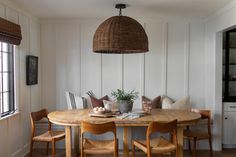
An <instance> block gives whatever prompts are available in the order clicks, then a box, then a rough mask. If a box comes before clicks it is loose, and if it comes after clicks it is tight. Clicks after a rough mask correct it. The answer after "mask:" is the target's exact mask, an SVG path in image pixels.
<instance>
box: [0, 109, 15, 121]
mask: <svg viewBox="0 0 236 157" xmlns="http://www.w3.org/2000/svg"><path fill="white" fill-rule="evenodd" d="M19 114H20V112H19V111H16V112H15V113H13V114H10V115H7V116H5V117H1V118H0V121H2V120H5V119H9V118H11V117H15V116H17V115H19Z"/></svg>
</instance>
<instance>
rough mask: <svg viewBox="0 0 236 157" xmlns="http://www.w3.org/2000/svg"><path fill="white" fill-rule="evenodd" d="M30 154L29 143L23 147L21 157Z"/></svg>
mask: <svg viewBox="0 0 236 157" xmlns="http://www.w3.org/2000/svg"><path fill="white" fill-rule="evenodd" d="M29 152H30V143H27V144H25V145H24V146H23V149H22V153H21V154H22V157H24V156H26V155H27V154H29Z"/></svg>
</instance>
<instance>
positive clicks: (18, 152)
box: [11, 148, 22, 157]
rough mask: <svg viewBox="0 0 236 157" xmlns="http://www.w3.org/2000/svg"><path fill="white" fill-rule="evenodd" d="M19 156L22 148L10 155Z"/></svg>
mask: <svg viewBox="0 0 236 157" xmlns="http://www.w3.org/2000/svg"><path fill="white" fill-rule="evenodd" d="M21 154H22V148H20V149H18V150H17V151H15V152H14V153H12V154H11V157H22V156H21Z"/></svg>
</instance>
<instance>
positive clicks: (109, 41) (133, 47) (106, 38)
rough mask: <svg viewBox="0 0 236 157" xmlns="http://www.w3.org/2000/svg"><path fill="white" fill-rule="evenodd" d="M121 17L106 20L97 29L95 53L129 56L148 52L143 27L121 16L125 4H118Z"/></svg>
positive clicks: (94, 42)
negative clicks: (128, 54)
mask: <svg viewBox="0 0 236 157" xmlns="http://www.w3.org/2000/svg"><path fill="white" fill-rule="evenodd" d="M116 8H118V9H120V15H119V16H113V17H111V18H109V19H107V20H105V21H104V22H103V23H102V24H100V26H99V27H98V28H97V30H96V32H95V34H94V37H93V51H94V52H95V53H109V54H127V53H144V52H147V51H148V37H147V34H146V32H145V30H144V29H143V27H142V25H141V24H140V23H138V22H137V21H136V20H134V19H132V18H130V17H128V16H122V15H121V9H123V8H126V5H125V4H117V5H116Z"/></svg>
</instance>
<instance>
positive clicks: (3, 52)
mask: <svg viewBox="0 0 236 157" xmlns="http://www.w3.org/2000/svg"><path fill="white" fill-rule="evenodd" d="M14 95H15V94H14V46H13V45H12V44H7V43H3V42H0V104H1V106H0V111H1V117H4V116H6V115H9V114H11V113H14V112H15V102H14Z"/></svg>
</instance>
